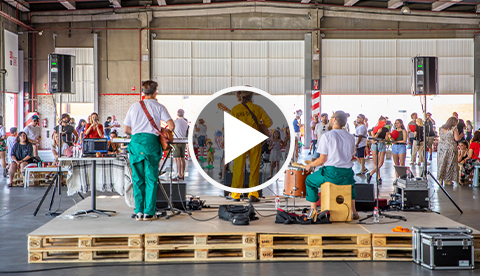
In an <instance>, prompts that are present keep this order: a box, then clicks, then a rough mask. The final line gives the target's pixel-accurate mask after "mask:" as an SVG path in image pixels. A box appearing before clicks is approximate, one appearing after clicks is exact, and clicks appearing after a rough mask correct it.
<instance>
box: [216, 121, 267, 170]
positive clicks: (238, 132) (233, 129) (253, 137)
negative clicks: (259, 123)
mask: <svg viewBox="0 0 480 276" xmlns="http://www.w3.org/2000/svg"><path fill="white" fill-rule="evenodd" d="M223 115H224V117H223V118H224V122H225V127H224V129H225V137H228V139H225V138H224V144H225V163H230V162H231V161H233V159H235V158H237V157H238V156H239V155H242V154H243V153H245V152H246V151H248V150H250V149H251V148H253V147H255V146H256V145H258V144H260V143H262V142H263V141H265V140H267V139H268V136H266V135H264V134H263V133H261V132H259V131H258V130H256V129H254V128H253V127H251V126H249V125H247V124H245V123H244V122H242V121H240V120H238V119H237V118H235V117H233V116H232V115H230V114H228V113H227V112H223ZM244 137H248V139H244Z"/></svg>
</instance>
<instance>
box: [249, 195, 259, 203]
mask: <svg viewBox="0 0 480 276" xmlns="http://www.w3.org/2000/svg"><path fill="white" fill-rule="evenodd" d="M248 202H250V203H257V202H260V199H259V198H258V197H254V196H253V195H251V196H249V197H248Z"/></svg>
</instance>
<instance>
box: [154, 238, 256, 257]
mask: <svg viewBox="0 0 480 276" xmlns="http://www.w3.org/2000/svg"><path fill="white" fill-rule="evenodd" d="M256 259H257V234H256V233H232V234H175V235H171V234H146V235H145V261H147V262H168V261H187V260H188V261H213V260H225V261H245V260H256Z"/></svg>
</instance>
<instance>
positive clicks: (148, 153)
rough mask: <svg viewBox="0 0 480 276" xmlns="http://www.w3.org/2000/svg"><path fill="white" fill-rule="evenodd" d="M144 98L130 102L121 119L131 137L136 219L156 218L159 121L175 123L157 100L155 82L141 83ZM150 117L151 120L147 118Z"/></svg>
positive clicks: (172, 125) (160, 154)
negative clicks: (124, 115) (136, 101)
mask: <svg viewBox="0 0 480 276" xmlns="http://www.w3.org/2000/svg"><path fill="white" fill-rule="evenodd" d="M142 92H143V93H144V94H145V100H143V101H140V102H138V103H135V104H133V105H132V106H131V107H130V109H129V110H128V112H127V115H126V117H125V121H124V124H125V126H124V131H125V133H126V134H130V135H131V136H132V139H131V141H130V144H129V145H128V151H129V152H130V165H131V167H132V181H133V195H134V197H135V219H136V220H139V221H142V220H154V219H157V216H156V212H155V206H156V202H157V185H158V165H159V163H160V160H161V159H162V151H163V149H162V146H161V144H160V142H159V140H158V136H159V135H160V134H159V131H158V130H160V122H161V121H164V122H166V123H167V125H168V129H169V130H171V131H173V130H174V129H175V123H174V122H173V120H172V118H171V117H170V114H169V113H168V111H167V109H166V108H165V106H163V105H162V104H160V103H158V102H157V98H156V96H157V83H156V82H154V81H151V80H148V81H145V82H143V83H142ZM149 119H151V120H149Z"/></svg>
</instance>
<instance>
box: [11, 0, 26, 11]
mask: <svg viewBox="0 0 480 276" xmlns="http://www.w3.org/2000/svg"><path fill="white" fill-rule="evenodd" d="M6 2H7V3H8V4H10V5H11V6H13V7H14V8H18V9H19V10H20V11H22V12H30V5H29V4H28V3H23V4H20V3H19V2H18V1H16V0H6Z"/></svg>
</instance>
